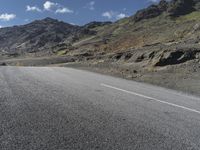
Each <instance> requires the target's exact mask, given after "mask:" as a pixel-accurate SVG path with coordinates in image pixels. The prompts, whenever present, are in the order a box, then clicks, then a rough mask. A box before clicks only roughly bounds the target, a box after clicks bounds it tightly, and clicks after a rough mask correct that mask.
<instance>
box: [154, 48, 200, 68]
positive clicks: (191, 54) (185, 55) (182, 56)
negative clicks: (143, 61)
mask: <svg viewBox="0 0 200 150" xmlns="http://www.w3.org/2000/svg"><path fill="white" fill-rule="evenodd" d="M199 52H200V51H199V50H188V51H181V50H177V51H173V52H166V53H163V54H162V56H161V57H160V59H159V60H158V61H157V62H156V63H155V66H167V65H176V64H181V63H184V62H187V61H189V60H193V59H196V55H197V54H198V53H199Z"/></svg>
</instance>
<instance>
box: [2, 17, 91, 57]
mask: <svg viewBox="0 0 200 150" xmlns="http://www.w3.org/2000/svg"><path fill="white" fill-rule="evenodd" d="M93 34H94V33H93V32H91V31H90V30H88V29H87V28H83V27H79V26H74V25H71V24H67V23H64V22H61V21H58V20H55V19H52V18H45V19H43V20H36V21H34V22H32V23H30V24H27V25H22V26H14V27H7V28H2V29H0V52H1V54H8V55H23V54H26V53H35V52H40V53H41V54H45V55H46V54H52V52H53V51H57V50H59V49H60V48H67V47H69V46H70V44H71V43H72V42H74V41H76V40H78V39H79V38H81V37H82V36H86V35H93Z"/></svg>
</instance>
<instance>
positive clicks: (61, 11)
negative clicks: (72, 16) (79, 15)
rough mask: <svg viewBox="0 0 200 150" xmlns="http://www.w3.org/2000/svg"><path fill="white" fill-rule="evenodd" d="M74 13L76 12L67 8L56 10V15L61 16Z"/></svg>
mask: <svg viewBox="0 0 200 150" xmlns="http://www.w3.org/2000/svg"><path fill="white" fill-rule="evenodd" d="M73 12H74V11H73V10H70V9H68V8H66V7H63V8H58V9H57V10H56V13H61V14H63V13H73Z"/></svg>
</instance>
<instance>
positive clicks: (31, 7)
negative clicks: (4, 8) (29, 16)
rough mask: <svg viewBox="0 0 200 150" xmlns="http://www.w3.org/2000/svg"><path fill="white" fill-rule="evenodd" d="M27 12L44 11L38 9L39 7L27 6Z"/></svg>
mask: <svg viewBox="0 0 200 150" xmlns="http://www.w3.org/2000/svg"><path fill="white" fill-rule="evenodd" d="M26 11H36V12H41V11H42V10H41V9H40V8H38V7H37V6H29V5H27V6H26Z"/></svg>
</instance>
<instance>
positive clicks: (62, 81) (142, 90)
mask: <svg viewBox="0 0 200 150" xmlns="http://www.w3.org/2000/svg"><path fill="white" fill-rule="evenodd" d="M0 149H1V150H67V149H69V150H72V149H84V150H90V149H92V150H93V149H102V150H112V149H113V150H121V149H122V150H134V149H135V150H198V149H200V98H197V97H194V96H189V95H185V94H182V93H178V92H175V91H172V90H167V89H164V88H159V87H155V86H151V85H147V84H142V83H137V82H133V81H128V80H123V79H119V78H114V77H110V76H104V75H100V74H96V73H91V72H86V71H81V70H75V69H71V68H56V67H52V68H50V67H49V68H48V67H43V68H37V67H35V68H31V67H24V68H23V67H19V68H18V67H0Z"/></svg>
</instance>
